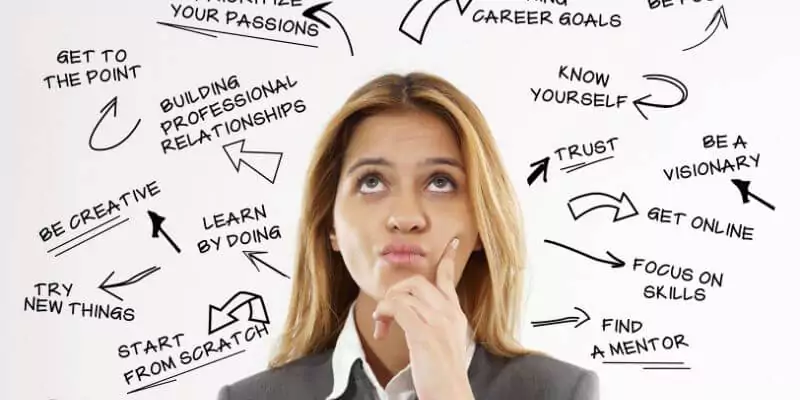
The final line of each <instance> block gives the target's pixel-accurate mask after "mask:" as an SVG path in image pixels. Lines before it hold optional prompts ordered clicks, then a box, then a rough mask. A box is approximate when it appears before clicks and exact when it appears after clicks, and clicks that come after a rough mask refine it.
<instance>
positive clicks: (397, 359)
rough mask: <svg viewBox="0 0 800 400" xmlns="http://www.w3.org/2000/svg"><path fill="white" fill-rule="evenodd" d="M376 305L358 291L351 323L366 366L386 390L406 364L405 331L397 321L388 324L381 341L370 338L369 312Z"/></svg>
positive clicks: (371, 333) (371, 328) (407, 356)
mask: <svg viewBox="0 0 800 400" xmlns="http://www.w3.org/2000/svg"><path fill="white" fill-rule="evenodd" d="M377 304H378V303H377V302H376V301H375V299H373V298H371V297H369V296H368V295H366V294H365V293H364V292H360V293H359V294H358V297H357V298H356V300H355V320H356V328H357V329H358V336H359V337H360V338H361V346H362V347H363V348H364V354H365V355H366V358H367V360H366V361H367V364H369V366H370V369H372V372H373V373H374V374H375V377H376V378H377V379H378V382H379V383H380V384H381V386H382V387H386V384H387V383H389V381H390V380H391V379H392V378H393V377H394V376H395V375H397V373H398V372H400V371H401V370H402V369H403V368H405V367H406V366H407V365H408V363H409V362H410V361H409V355H408V346H407V345H406V336H405V332H404V331H403V329H402V328H400V325H398V324H397V322H392V325H391V327H390V328H389V332H388V335H386V337H384V338H383V339H381V340H376V339H375V338H374V337H373V336H372V335H373V332H374V330H375V321H374V320H373V319H372V312H373V311H375V307H376V306H377Z"/></svg>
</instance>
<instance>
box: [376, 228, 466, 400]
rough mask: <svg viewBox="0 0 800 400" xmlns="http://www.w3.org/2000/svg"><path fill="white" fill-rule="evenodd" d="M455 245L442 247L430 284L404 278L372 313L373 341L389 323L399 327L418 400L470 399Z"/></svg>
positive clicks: (420, 279) (424, 281) (456, 245)
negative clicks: (457, 288)
mask: <svg viewBox="0 0 800 400" xmlns="http://www.w3.org/2000/svg"><path fill="white" fill-rule="evenodd" d="M457 247H458V238H455V239H454V240H453V241H451V242H450V244H449V245H448V246H447V249H445V252H444V255H443V256H442V258H441V260H440V261H439V265H438V267H437V269H436V285H435V286H434V285H433V284H432V283H430V282H429V281H428V280H427V279H425V277H423V276H422V275H415V276H413V277H411V278H408V279H405V280H403V281H401V282H399V283H397V284H395V285H394V286H392V287H391V288H390V289H389V290H387V291H386V295H385V296H384V298H383V300H381V301H380V302H378V306H377V307H376V309H375V313H374V314H373V318H374V319H375V320H376V322H375V333H374V336H375V338H376V339H381V338H382V337H384V336H385V335H386V332H387V331H388V329H389V326H390V325H391V323H392V321H396V322H397V323H398V324H399V325H400V327H401V328H403V331H404V332H405V336H406V343H407V345H408V349H409V353H410V358H411V374H412V377H413V379H414V387H415V390H416V393H417V397H419V399H420V400H440V399H453V400H468V399H473V398H474V397H473V394H472V389H471V387H470V385H469V379H468V377H467V356H468V355H467V336H466V332H467V317H466V316H465V315H464V312H463V311H462V310H461V305H460V304H459V302H458V295H457V294H456V282H455V262H454V259H455V254H456V248H457Z"/></svg>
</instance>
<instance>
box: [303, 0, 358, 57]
mask: <svg viewBox="0 0 800 400" xmlns="http://www.w3.org/2000/svg"><path fill="white" fill-rule="evenodd" d="M328 4H331V2H330V1H329V2H325V3H320V4H317V5H315V6H311V7H309V8H308V9H306V10H305V11H303V16H304V17H306V18H308V19H310V20H312V21H315V22H318V23H320V24H321V25H322V26H324V27H326V28H328V29H331V26H330V25H328V24H327V23H326V22H325V21H323V20H322V19H321V18H320V17H318V16H317V15H316V14H317V13H324V14H325V15H327V16H329V17H331V18H333V20H334V21H336V23H337V24H339V27H340V28H342V32H344V37H345V38H346V39H347V45H348V46H350V55H351V56H352V55H354V53H353V43H351V42H350V35H348V34H347V29H344V25H342V22H341V21H339V18H336V16H335V15H333V14H331V12H330V11H328V10H326V9H325V6H327V5H328Z"/></svg>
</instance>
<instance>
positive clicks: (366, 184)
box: [358, 174, 382, 193]
mask: <svg viewBox="0 0 800 400" xmlns="http://www.w3.org/2000/svg"><path fill="white" fill-rule="evenodd" d="M381 184H382V182H381V180H380V177H378V176H377V175H375V174H368V175H365V176H364V177H362V178H361V179H359V181H358V190H359V191H360V192H362V193H374V192H378V191H380V189H378V190H376V189H375V188H376V187H378V185H381ZM365 188H366V189H365Z"/></svg>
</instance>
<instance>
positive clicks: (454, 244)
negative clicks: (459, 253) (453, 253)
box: [450, 238, 458, 250]
mask: <svg viewBox="0 0 800 400" xmlns="http://www.w3.org/2000/svg"><path fill="white" fill-rule="evenodd" d="M450 246H451V247H452V248H453V250H455V249H457V248H458V238H455V239H453V241H452V242H450Z"/></svg>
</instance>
